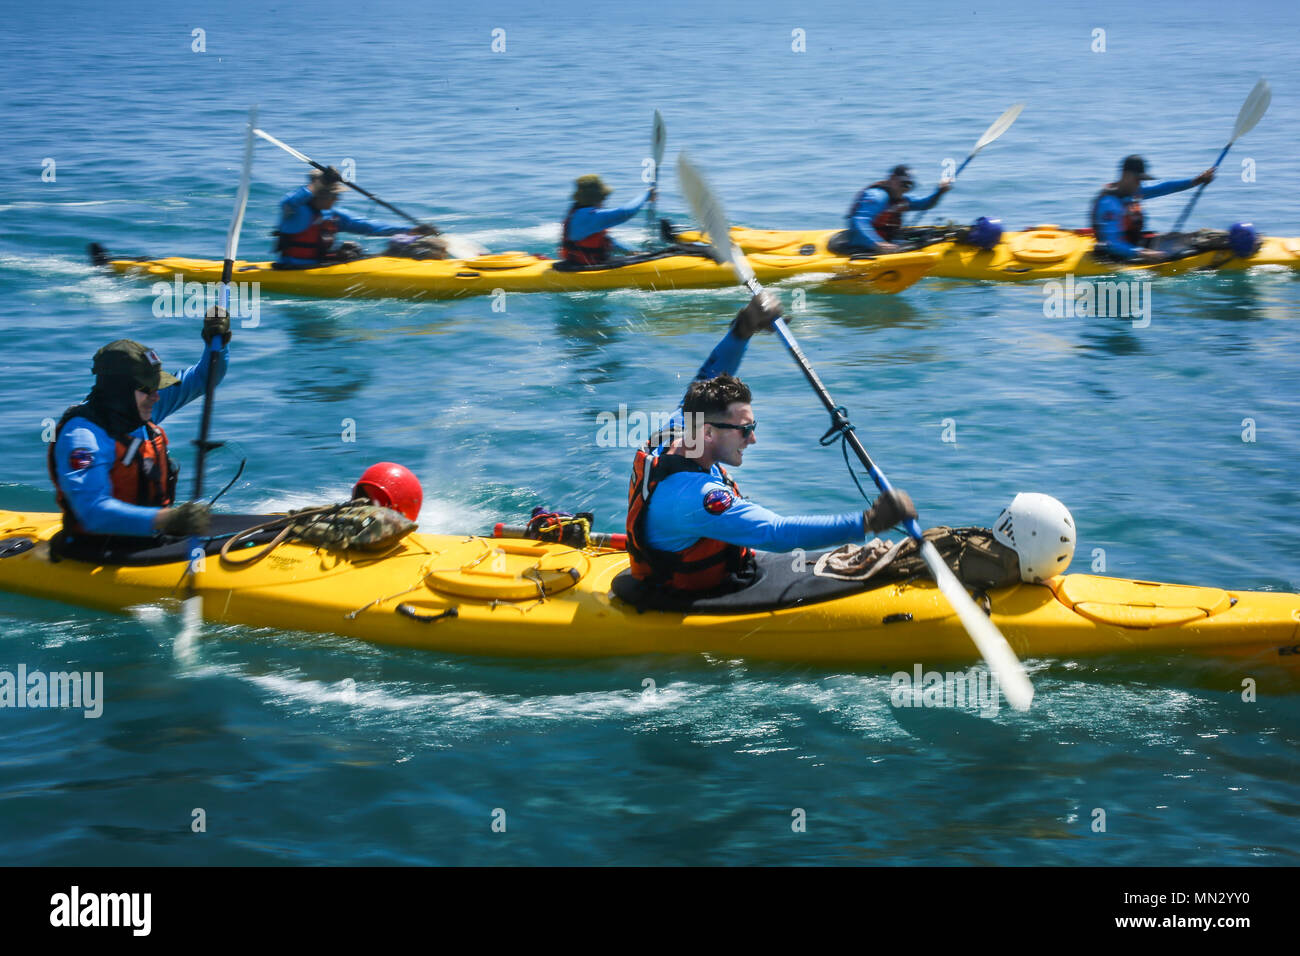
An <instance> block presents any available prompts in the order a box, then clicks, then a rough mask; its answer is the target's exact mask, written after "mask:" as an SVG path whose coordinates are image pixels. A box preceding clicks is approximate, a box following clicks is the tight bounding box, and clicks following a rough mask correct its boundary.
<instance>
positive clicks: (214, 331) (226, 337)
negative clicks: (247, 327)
mask: <svg viewBox="0 0 1300 956" xmlns="http://www.w3.org/2000/svg"><path fill="white" fill-rule="evenodd" d="M218 335H219V336H221V344H222V345H229V344H230V315H229V314H228V313H227V312H226V310H225V309H223V308H222V307H221V306H219V305H214V306H213V307H212V308H210V309H208V314H207V315H206V316H204V319H203V342H204V344H206V345H211V344H212V340H213V339H215V338H216V337H217V336H218Z"/></svg>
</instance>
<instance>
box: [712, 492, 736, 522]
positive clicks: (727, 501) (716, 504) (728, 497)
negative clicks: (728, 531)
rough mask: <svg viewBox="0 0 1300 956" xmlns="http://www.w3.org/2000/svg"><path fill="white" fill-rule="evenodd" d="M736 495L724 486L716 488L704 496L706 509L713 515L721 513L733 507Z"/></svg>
mask: <svg viewBox="0 0 1300 956" xmlns="http://www.w3.org/2000/svg"><path fill="white" fill-rule="evenodd" d="M735 500H736V499H735V497H734V496H733V495H732V494H731V492H730V491H724V490H723V489H722V488H714V489H713V490H712V491H710V492H709V493H708V494H707V495H705V496H704V510H705V511H707V512H708V513H709V514H711V515H720V514H722V512H724V511H726V510H727V509H728V508H730V507H731V503H732V502H733V501H735Z"/></svg>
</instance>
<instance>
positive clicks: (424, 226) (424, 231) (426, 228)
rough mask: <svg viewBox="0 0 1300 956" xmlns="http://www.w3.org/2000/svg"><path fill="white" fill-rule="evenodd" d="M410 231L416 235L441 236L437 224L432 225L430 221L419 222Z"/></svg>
mask: <svg viewBox="0 0 1300 956" xmlns="http://www.w3.org/2000/svg"><path fill="white" fill-rule="evenodd" d="M411 232H413V233H415V234H416V235H417V236H441V235H442V230H441V229H439V228H438V227H437V226H435V225H433V224H432V223H427V222H422V223H420V224H419V225H418V226H416V227H415V228H414V229H412V230H411Z"/></svg>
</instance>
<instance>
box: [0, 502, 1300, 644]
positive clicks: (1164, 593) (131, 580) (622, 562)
mask: <svg viewBox="0 0 1300 956" xmlns="http://www.w3.org/2000/svg"><path fill="white" fill-rule="evenodd" d="M60 523H61V522H60V517H59V516H58V515H57V514H32V513H18V512H9V511H0V589H2V590H7V591H12V592H17V593H21V594H26V595H31V596H34V597H39V598H47V599H52V600H57V601H65V602H71V603H75V604H80V605H85V606H90V607H96V608H103V609H108V610H113V611H123V610H125V609H128V608H130V607H132V606H136V605H144V604H154V603H157V602H166V601H169V600H172V599H175V598H179V597H181V596H183V595H182V594H181V591H180V582H181V581H182V578H183V574H184V570H185V568H184V565H183V564H182V563H180V562H176V563H170V564H161V565H153V566H147V567H123V566H96V565H93V564H86V563H81V562H77V561H69V560H63V561H57V562H51V561H50V558H49V548H48V544H47V542H48V541H49V539H50V537H51V536H52V535H53V534H54V533H55V532H56V531H57V530H58V528H59V527H60ZM20 542H21V543H22V547H26V550H22V547H14V545H15V544H17V543H20ZM27 542H30V543H31V545H32V546H30V547H27V546H26V543H27ZM627 564H628V559H627V555H626V554H625V553H624V552H621V551H598V550H587V551H577V550H574V549H572V548H568V547H565V546H561V545H541V544H539V543H538V542H534V541H523V540H517V539H516V540H511V539H493V538H480V537H474V536H455V535H431V534H421V533H414V534H411V535H408V536H407V537H406V538H404V539H403V540H402V542H401V543H400V544H399V545H398V546H397V547H396V548H395V549H393V550H392V551H390V552H388V553H386V554H384V555H382V556H373V555H364V554H360V553H351V554H346V553H339V552H333V551H326V550H321V549H316V548H312V547H309V546H306V545H302V544H293V543H289V544H284V545H281V546H280V547H279V548H278V549H276V550H275V551H274V552H273V553H272V554H271V555H269V556H268V557H266V558H265V559H263V560H261V561H259V562H256V563H254V564H251V565H248V566H242V567H235V566H230V565H228V564H227V563H226V562H225V561H223V560H222V559H221V558H220V557H219V556H215V555H214V556H210V557H208V558H207V559H206V562H205V566H204V567H203V568H202V569H201V573H200V574H199V575H198V576H197V588H198V593H199V594H200V595H201V596H202V598H203V615H204V617H205V618H207V619H208V620H210V621H214V622H218V623H228V624H240V625H247V626H252V627H271V628H278V629H283V630H286V631H312V632H321V633H332V634H341V635H345V636H348V637H353V638H357V639H360V640H364V641H371V642H375V643H379V644H393V645H400V646H405V647H414V648H421V649H425V650H431V651H437V652H442V653H457V654H483V655H504V656H512V657H535V658H548V657H606V656H618V655H642V654H652V653H666V654H696V653H708V654H712V655H718V656H723V657H729V658H730V657H736V658H746V659H751V660H767V661H806V662H852V663H856V664H864V665H881V666H886V665H891V664H896V665H907V666H911V665H912V664H913V663H917V662H920V663H925V662H929V661H963V660H972V659H974V657H975V654H974V651H973V649H972V646H971V643H970V640H969V638H968V637H967V636H966V633H965V631H964V630H963V628H962V626H961V624H960V622H959V621H958V620H957V618H956V617H955V616H954V615H953V613H952V611H951V609H950V608H949V606H948V604H947V602H946V601H945V600H944V599H943V597H942V595H940V593H939V592H938V590H937V589H936V588H935V587H934V586H933V584H931V583H928V582H925V581H917V582H912V583H891V584H887V585H883V586H880V587H877V588H874V589H872V590H868V591H854V592H852V593H851V594H848V595H846V596H841V597H836V598H833V599H830V600H825V601H822V602H819V603H811V604H806V605H804V606H801V607H792V608H784V609H780V610H773V611H760V612H746V613H738V614H721V613H713V614H681V613H669V612H657V611H651V612H646V613H638V612H637V610H636V609H635V608H634V607H632V606H630V605H628V604H625V603H623V602H622V601H621V600H620V599H618V598H617V597H614V596H613V595H612V594H611V582H612V581H613V580H614V578H615V576H617V575H618V574H619V573H620V572H622V571H623V570H625V569H626V568H627ZM543 592H544V593H545V600H542V599H541V596H542V593H543ZM989 601H990V609H991V615H992V618H993V620H994V622H995V623H996V624H997V626H998V627H999V628H1000V629H1001V630H1002V633H1003V634H1005V635H1006V637H1007V639H1008V641H1009V642H1010V643H1011V646H1012V647H1013V648H1014V650H1015V651H1016V653H1017V654H1019V655H1021V656H1022V657H1032V658H1039V657H1049V658H1050V657H1055V658H1075V657H1079V656H1085V655H1105V654H1116V653H1125V654H1128V653H1134V654H1151V655H1159V656H1162V657H1165V658H1168V657H1182V656H1183V655H1201V656H1211V657H1231V658H1242V657H1249V658H1252V659H1254V660H1256V661H1257V662H1258V661H1263V662H1273V663H1277V664H1281V665H1283V666H1287V667H1292V666H1294V664H1295V663H1296V662H1300V595H1296V594H1285V593H1271V592H1249V591H1238V592H1229V591H1224V590H1221V589H1218V588H1202V587H1187V586H1182V585H1168V584H1157V583H1152V582H1142V581H1129V580H1122V579H1117V578H1104V577H1095V576H1091V575H1083V574H1072V575H1066V576H1063V577H1058V578H1054V579H1053V580H1052V581H1051V582H1049V584H1047V585H1030V584H1020V585H1017V586H1014V587H1011V588H1004V589H999V590H996V591H993V592H991V593H990V594H989ZM399 608H400V609H401V610H399ZM448 612H453V613H452V614H448ZM440 615H441V616H440Z"/></svg>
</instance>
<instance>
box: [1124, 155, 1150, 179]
mask: <svg viewBox="0 0 1300 956" xmlns="http://www.w3.org/2000/svg"><path fill="white" fill-rule="evenodd" d="M1125 173H1137V174H1138V179H1155V177H1154V176H1148V175H1147V161H1146V160H1145V159H1143V158H1142V157H1141V156H1125V157H1124V162H1122V163H1120V164H1119V174H1120V175H1121V176H1123V175H1124V174H1125Z"/></svg>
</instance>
